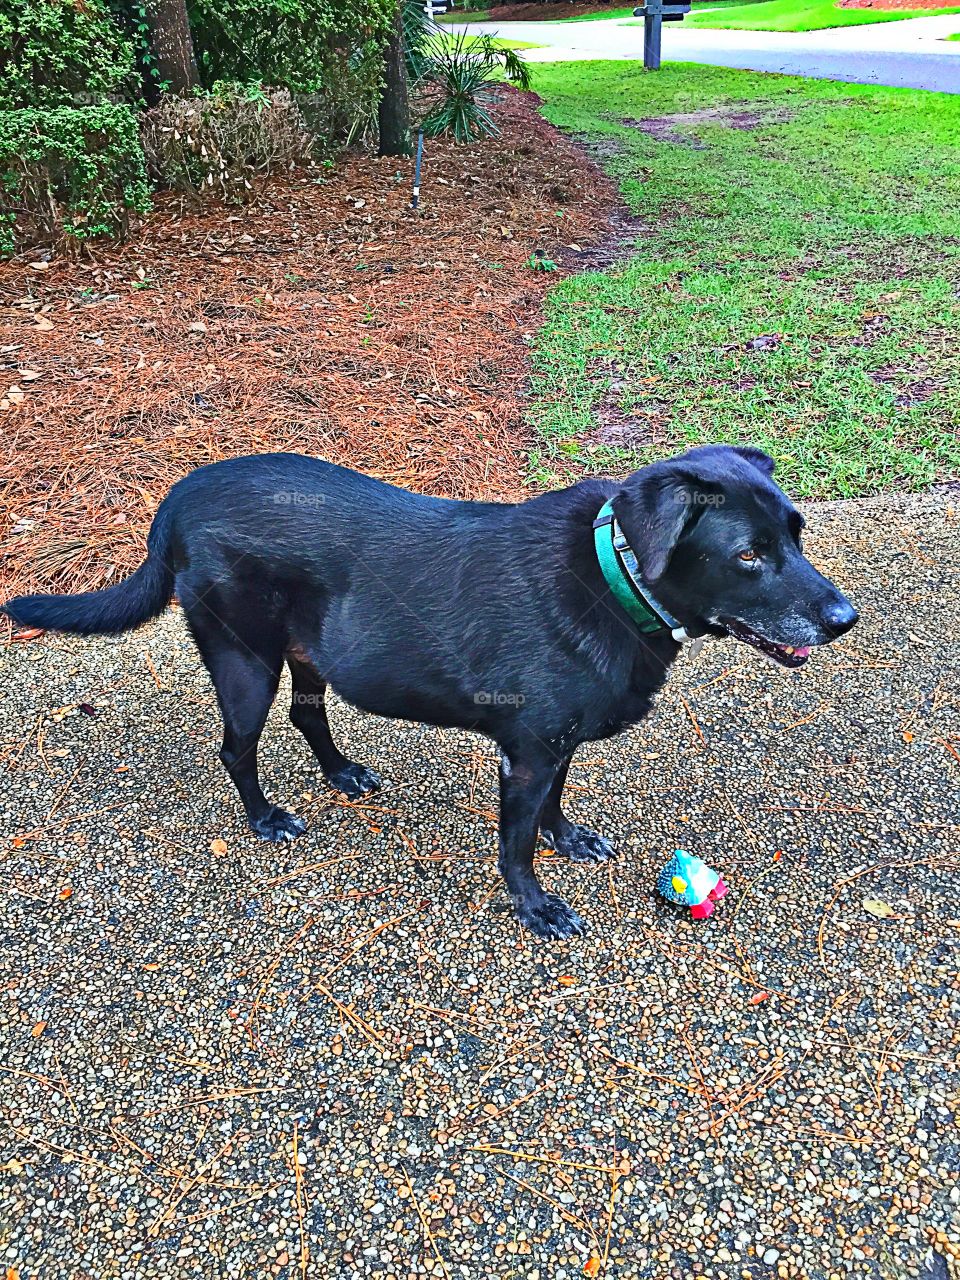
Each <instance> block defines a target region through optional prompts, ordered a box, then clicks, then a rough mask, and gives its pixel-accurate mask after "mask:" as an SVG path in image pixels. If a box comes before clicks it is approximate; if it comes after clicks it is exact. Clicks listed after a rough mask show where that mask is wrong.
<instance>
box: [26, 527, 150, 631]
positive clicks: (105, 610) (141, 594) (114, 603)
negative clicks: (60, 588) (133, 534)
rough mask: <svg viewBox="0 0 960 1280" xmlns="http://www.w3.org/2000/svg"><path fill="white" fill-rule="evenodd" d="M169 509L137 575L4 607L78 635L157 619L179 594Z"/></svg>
mask: <svg viewBox="0 0 960 1280" xmlns="http://www.w3.org/2000/svg"><path fill="white" fill-rule="evenodd" d="M170 517H171V513H170V510H169V508H167V509H166V510H165V509H164V504H161V506H160V509H159V510H158V511H157V514H156V518H155V519H154V522H153V525H152V527H151V529H150V536H149V538H148V539H147V558H146V560H145V561H144V562H143V564H142V565H141V566H140V568H139V569H137V571H136V573H133V574H131V576H130V577H129V578H125V579H124V581H123V582H118V583H117V585H116V586H115V587H107V588H105V590H103V591H83V592H81V593H80V594H78V595H73V596H52V595H36V596H17V597H16V598H15V599H13V600H8V601H7V603H6V604H5V605H3V612H4V613H6V614H9V616H10V617H11V618H12V619H13V621H14V622H15V623H18V624H19V625H20V626H23V627H44V628H49V629H50V630H53V631H72V632H73V633H74V634H75V635H80V636H91V635H114V634H116V633H117V632H120V631H132V630H133V628H134V627H139V626H141V625H142V624H143V623H144V622H149V620H150V619H151V618H155V617H157V615H158V614H160V613H162V612H163V610H164V609H165V608H166V606H167V605H168V604H169V602H170V597H171V596H172V595H173V577H174V575H173V569H172V568H171V567H170V564H169V544H170Z"/></svg>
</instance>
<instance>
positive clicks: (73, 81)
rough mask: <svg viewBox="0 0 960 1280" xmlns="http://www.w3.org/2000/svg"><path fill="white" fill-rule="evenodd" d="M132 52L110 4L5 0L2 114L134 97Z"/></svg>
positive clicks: (1, 4)
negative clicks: (5, 111)
mask: <svg viewBox="0 0 960 1280" xmlns="http://www.w3.org/2000/svg"><path fill="white" fill-rule="evenodd" d="M134 85H135V67H134V55H133V48H132V46H131V44H130V42H129V40H128V39H127V38H126V37H125V36H124V35H123V33H122V32H121V30H120V27H119V26H118V24H117V23H116V22H115V21H114V19H113V17H112V15H111V13H110V10H109V7H108V5H107V4H106V2H105V0H0V110H3V109H11V110H12V109H18V108H21V107H59V106H64V107H68V106H73V107H77V106H85V105H95V104H97V103H100V102H105V101H107V100H109V99H116V98H123V97H129V96H130V95H131V93H132V91H133V88H134Z"/></svg>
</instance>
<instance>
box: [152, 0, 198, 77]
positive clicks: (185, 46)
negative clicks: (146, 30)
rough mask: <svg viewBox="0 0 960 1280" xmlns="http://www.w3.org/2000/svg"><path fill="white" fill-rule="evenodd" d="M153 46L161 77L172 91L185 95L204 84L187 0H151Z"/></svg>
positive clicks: (158, 72) (158, 73)
mask: <svg viewBox="0 0 960 1280" xmlns="http://www.w3.org/2000/svg"><path fill="white" fill-rule="evenodd" d="M147 21H148V22H149V23H150V47H151V51H152V53H153V56H154V58H155V59H156V67H157V76H158V78H159V80H160V82H161V83H163V84H165V85H166V87H167V92H168V93H176V94H185V93H189V92H190V90H191V89H195V88H196V87H197V85H198V84H199V83H200V75H199V72H198V71H197V60H196V57H195V56H194V52H193V37H192V36H191V35H190V23H189V22H188V20H187V6H186V0H148V5H147Z"/></svg>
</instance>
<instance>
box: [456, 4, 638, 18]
mask: <svg viewBox="0 0 960 1280" xmlns="http://www.w3.org/2000/svg"><path fill="white" fill-rule="evenodd" d="M637 3H638V4H639V0H637ZM635 7H636V5H633V4H632V5H630V6H629V8H625V9H617V8H612V7H611V8H609V9H600V10H598V11H597V12H596V13H584V14H580V15H579V16H578V17H576V18H526V19H519V18H518V19H514V21H518V22H519V21H526V22H552V23H557V22H603V21H605V20H606V19H608V18H632V17H633V11H634V9H635ZM440 21H441V22H490V21H491V18H490V16H489V14H487V13H486V12H485V11H484V10H483V9H478V10H477V12H476V13H466V12H464V10H463V9H457V10H455V11H454V12H453V13H448V14H444V16H443V17H442V18H441V19H440Z"/></svg>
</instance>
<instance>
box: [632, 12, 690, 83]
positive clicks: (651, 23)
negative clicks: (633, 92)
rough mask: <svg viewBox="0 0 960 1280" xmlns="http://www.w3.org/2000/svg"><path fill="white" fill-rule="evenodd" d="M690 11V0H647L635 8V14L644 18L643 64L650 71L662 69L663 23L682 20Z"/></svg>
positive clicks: (636, 16)
mask: <svg viewBox="0 0 960 1280" xmlns="http://www.w3.org/2000/svg"><path fill="white" fill-rule="evenodd" d="M689 12H690V4H689V0H688V2H687V3H684V0H676V2H675V3H674V2H673V0H645V2H644V3H643V4H642V5H640V6H639V8H637V9H634V11H633V16H634V17H635V18H642V19H643V65H644V66H645V67H646V69H647V70H648V71H659V70H660V35H661V24H662V23H664V22H682V21H683V19H684V16H685V15H686V14H688V13H689Z"/></svg>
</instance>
